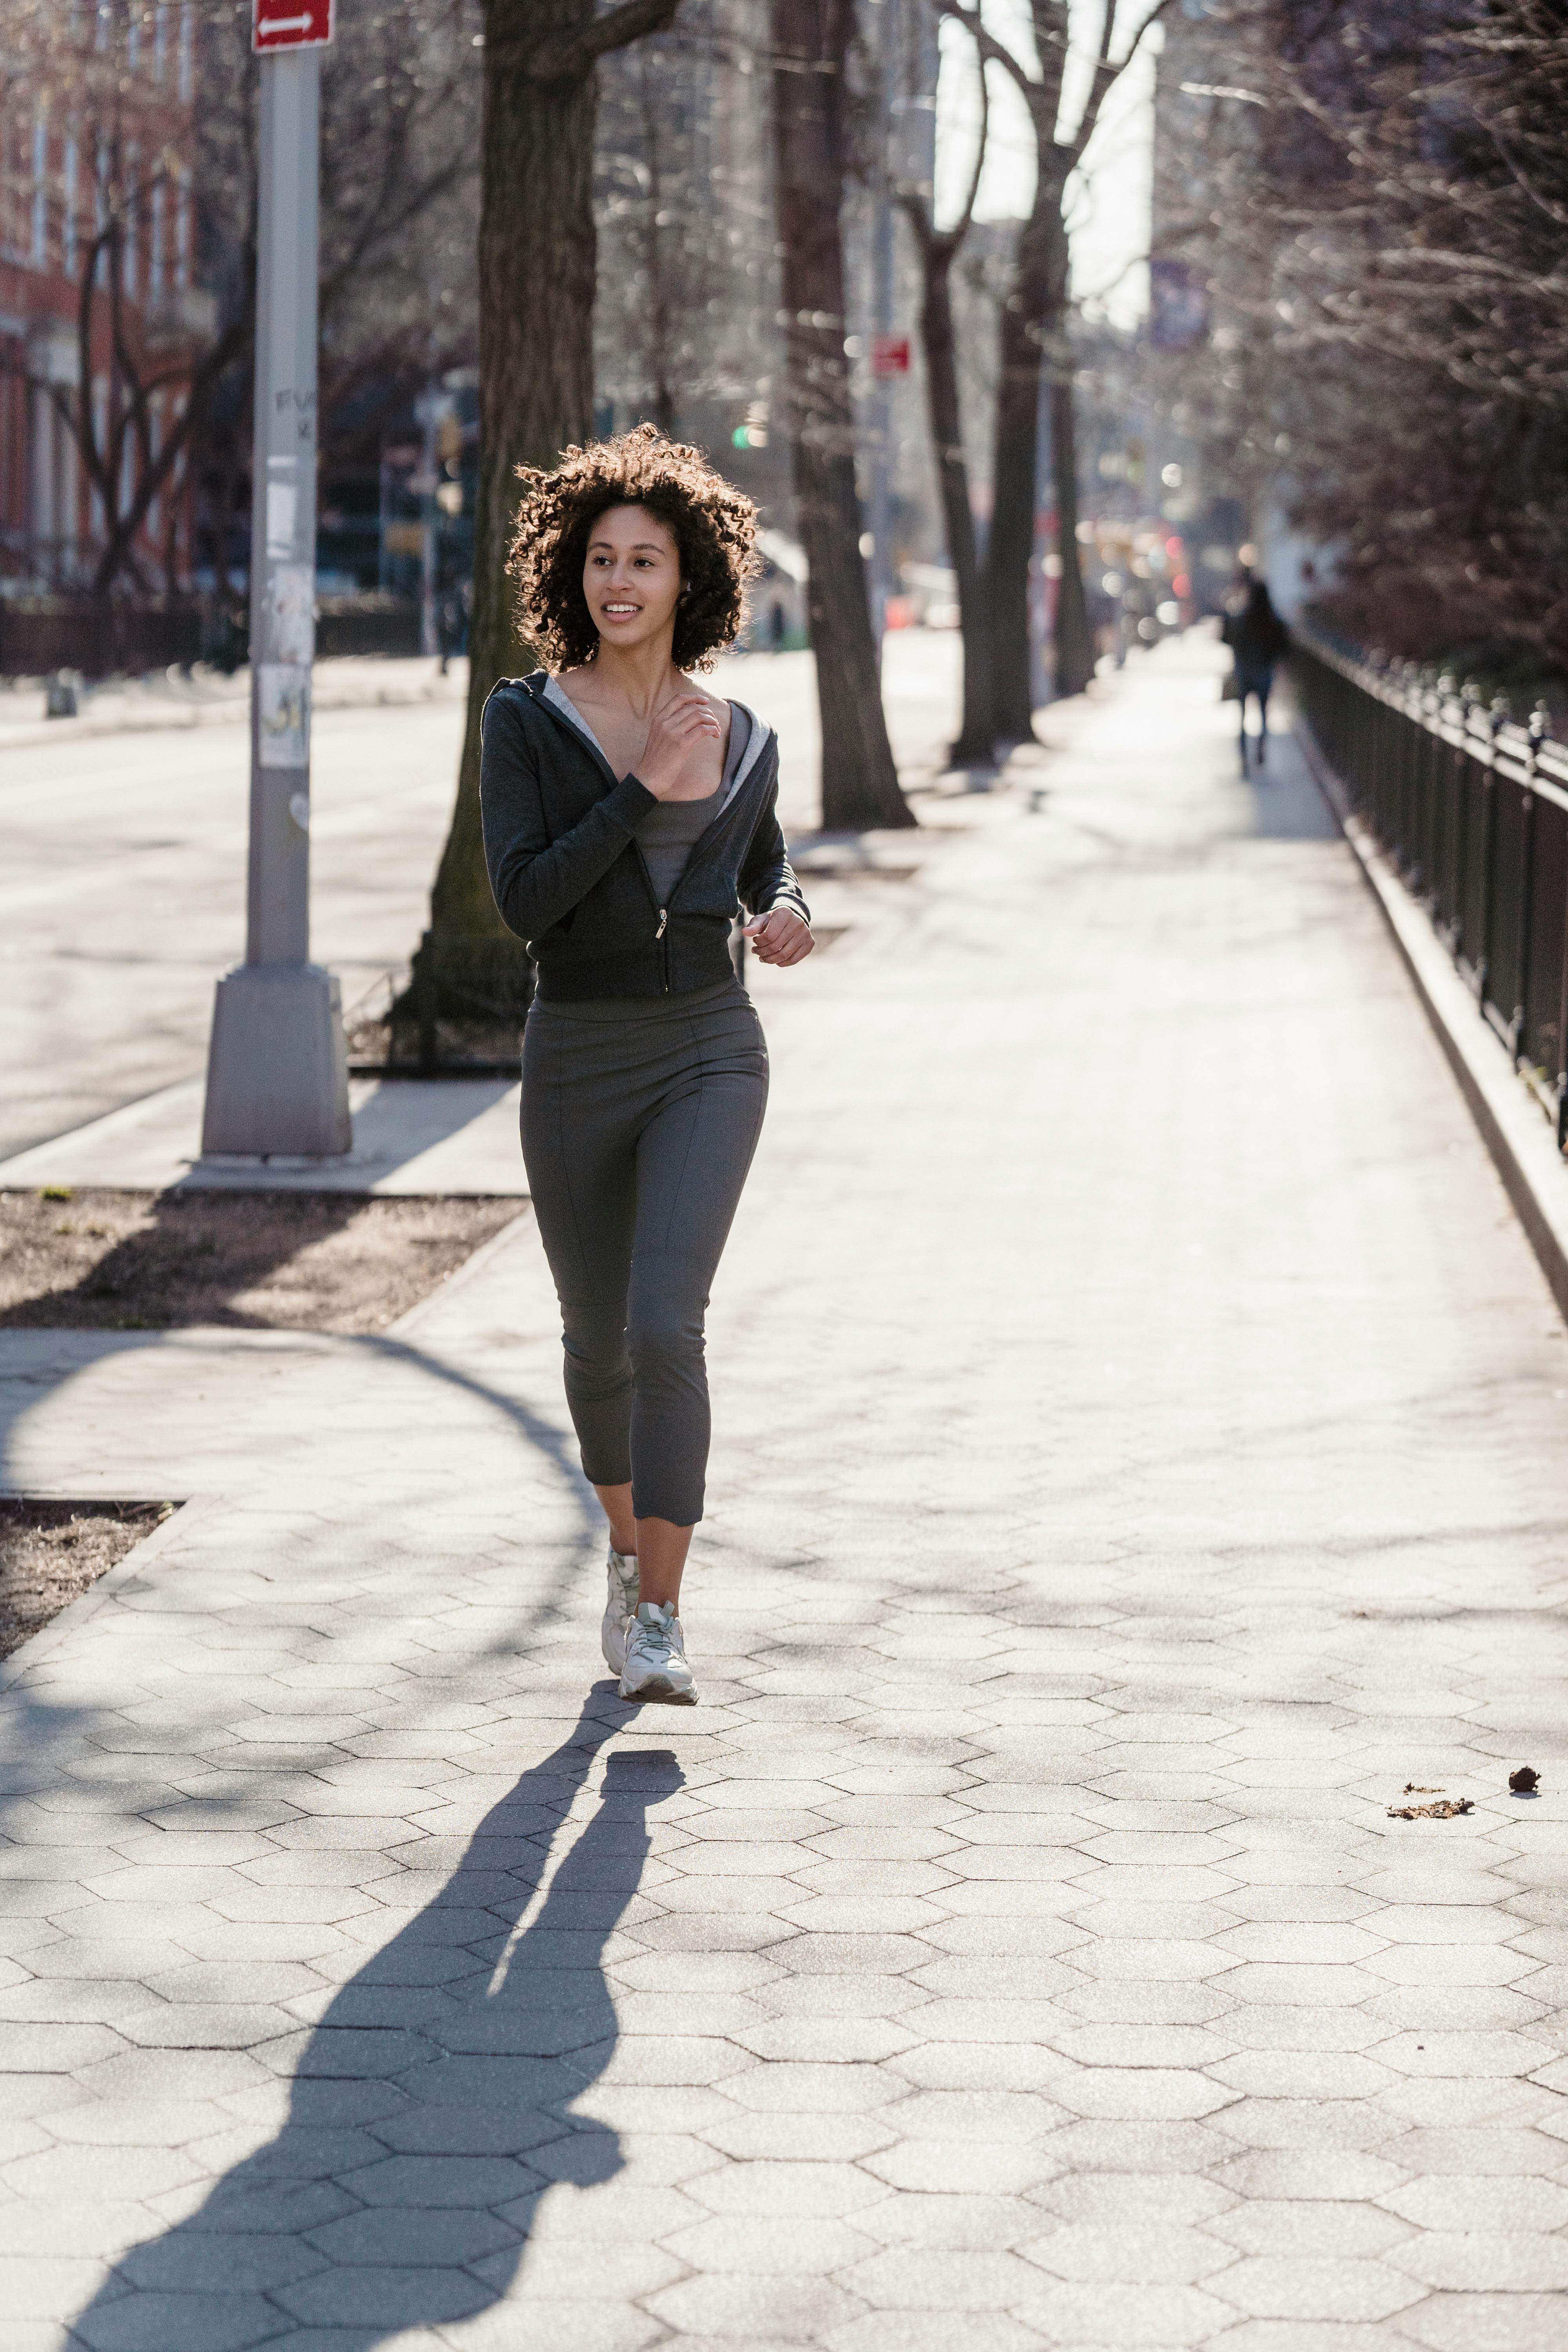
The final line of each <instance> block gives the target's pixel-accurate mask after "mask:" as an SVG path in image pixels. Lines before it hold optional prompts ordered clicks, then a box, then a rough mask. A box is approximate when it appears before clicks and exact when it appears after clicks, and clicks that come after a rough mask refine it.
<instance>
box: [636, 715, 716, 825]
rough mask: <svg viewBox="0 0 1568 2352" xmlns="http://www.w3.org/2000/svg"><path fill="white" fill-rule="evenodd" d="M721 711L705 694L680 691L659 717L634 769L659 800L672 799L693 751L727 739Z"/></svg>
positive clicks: (639, 780)
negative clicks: (724, 734) (671, 796)
mask: <svg viewBox="0 0 1568 2352" xmlns="http://www.w3.org/2000/svg"><path fill="white" fill-rule="evenodd" d="M723 731H724V730H723V729H722V727H721V724H720V719H719V714H718V712H717V711H716V710H715V709H714V708H713V705H712V704H711V703H710V701H709V699H708V698H707V696H706V695H705V694H677V695H673V696H671V698H670V699H669V700H668V702H667V703H666V704H665V705H664V707H663V709H661V710H659V711H658V713H657V715H656V716H655V719H654V722H653V725H652V726H651V727H650V728H649V729H648V730H647V742H646V743H645V744H644V746H643V755H642V758H641V759H640V760H639V761H638V762H637V768H636V770H635V771H634V772H635V774H636V776H637V782H638V783H639V784H645V785H646V786H647V790H648V791H649V792H650V793H652V794H653V796H654V798H655V800H656V801H663V800H668V798H669V795H670V793H672V792H674V790H675V788H676V786H677V785H678V784H679V782H681V780H682V778H683V777H684V776H685V775H686V774H687V772H688V771H689V768H690V765H691V759H692V754H693V753H694V752H695V751H701V750H706V748H707V747H708V746H709V745H710V743H715V742H721V740H723Z"/></svg>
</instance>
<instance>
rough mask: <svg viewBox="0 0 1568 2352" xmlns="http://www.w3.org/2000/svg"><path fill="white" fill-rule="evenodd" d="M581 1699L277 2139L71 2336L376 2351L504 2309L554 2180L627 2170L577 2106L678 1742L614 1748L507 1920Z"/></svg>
mask: <svg viewBox="0 0 1568 2352" xmlns="http://www.w3.org/2000/svg"><path fill="white" fill-rule="evenodd" d="M610 1737H611V1727H610V1726H609V1725H607V1724H605V1722H603V1721H601V1720H600V1719H599V1718H598V1717H596V1715H595V1701H592V1700H591V1701H590V1702H589V1704H588V1706H586V1707H585V1708H584V1713H583V1716H582V1717H581V1718H580V1720H579V1722H578V1724H577V1727H576V1728H575V1730H574V1732H573V1734H572V1736H571V1738H569V1739H567V1740H566V1741H565V1742H564V1743H563V1746H561V1747H560V1748H557V1749H556V1750H555V1752H554V1754H553V1755H552V1756H550V1757H548V1758H547V1759H545V1760H544V1762H543V1763H542V1764H539V1765H537V1766H536V1767H535V1768H534V1769H532V1770H531V1771H529V1772H525V1773H524V1774H523V1776H522V1779H521V1780H520V1781H519V1782H518V1785H517V1787H516V1788H515V1789H514V1790H511V1791H510V1794H509V1795H507V1796H506V1797H503V1798H502V1800H501V1801H500V1803H499V1804H498V1805H496V1806H495V1807H494V1809H493V1810H492V1811H490V1812H489V1814H488V1815H487V1816H486V1818H485V1820H484V1821H483V1822H482V1823H481V1824H480V1826H479V1831H478V1832H477V1834H476V1835H475V1837H474V1839H473V1842H472V1843H471V1844H470V1845H469V1847H468V1852H467V1853H466V1854H465V1855H464V1857H463V1860H462V1862H461V1863H460V1864H459V1865H458V1869H457V1870H456V1871H455V1873H454V1874H453V1875H452V1877H451V1878H450V1880H449V1881H448V1882H447V1885H444V1886H443V1888H442V1890H441V1892H440V1894H439V1895H437V1897H436V1899H435V1901H434V1902H433V1903H431V1904H430V1905H429V1906H427V1907H426V1909H425V1910H424V1911H422V1912H421V1913H420V1914H419V1916H417V1918H416V1919H413V1920H411V1921H410V1922H409V1924H408V1925H407V1926H406V1927H405V1928H404V1929H403V1931H402V1933H401V1934H400V1935H398V1936H397V1937H395V1938H394V1940H393V1941H392V1942H391V1943H390V1944H388V1945H387V1946H386V1947H385V1948H384V1950H382V1951H379V1952H377V1953H376V1954H375V1956H374V1958H372V1959H371V1960H369V1961H367V1963H366V1965H365V1966H364V1967H363V1969H361V1970H360V1972H359V1974H358V1975H357V1976H356V1977H354V1978H353V1981H352V1982H351V1983H349V1984H346V1985H345V1986H344V1987H343V1988H342V1991H341V1992H339V1993H338V1995H337V1996H336V1998H335V1999H334V2000H333V2001H332V2003H331V2007H330V2008H329V2009H328V2011H326V2014H325V2015H324V2016H323V2018H322V2019H321V2023H320V2025H319V2026H317V2027H316V2029H315V2030H314V2032H312V2033H311V2034H310V2038H309V2041H308V2042H307V2043H306V2046H305V2048H304V2050H303V2052H302V2053H301V2054H300V2060H299V2063H298V2065H297V2067H296V2069H295V2072H294V2077H293V2090H292V2095H291V2098H290V2103H289V2117H288V2120H287V2122H286V2123H285V2124H284V2125H283V2126H282V2128H281V2130H280V2131H279V2134H278V2136H277V2137H276V2138H275V2139H273V2140H272V2141H271V2142H269V2144H268V2146H267V2147H263V2148H259V2149H258V2151H257V2152H256V2154H255V2155H254V2156H249V2157H247V2158H245V2159H244V2161H243V2162H242V2163H240V2164H237V2166H236V2167H235V2168H234V2170H233V2171H232V2172H230V2173H228V2174H227V2175H226V2177H225V2178H224V2179H222V2180H220V2181H218V2182H217V2183H216V2186H215V2187H214V2189H213V2190H212V2192H211V2194H210V2195H209V2196H208V2197H207V2199H206V2200H205V2203H204V2204H203V2205H202V2207H201V2209H200V2210H199V2211H197V2212H195V2213H194V2214H192V2215H191V2217H190V2219H189V2220H188V2221H181V2222H178V2223H177V2224H175V2225H174V2227H172V2228H171V2229H169V2230H168V2231H165V2232H164V2233H163V2235H162V2236H160V2237H156V2238H149V2239H147V2240H145V2241H144V2242H142V2244H141V2245H139V2246H136V2247H134V2248H133V2249H132V2252H129V2253H128V2254H126V2255H125V2256H124V2258H123V2259H122V2260H121V2262H119V2263H117V2264H116V2265H115V2268H114V2270H113V2272H112V2273H111V2274H110V2277H109V2278H108V2279H107V2280H106V2281H105V2283H104V2284H103V2286H102V2287H101V2288H100V2291H99V2293H98V2294H96V2295H95V2296H94V2298H93V2300H92V2302H91V2304H90V2305H89V2306H88V2308H87V2309H86V2310H85V2311H84V2312H83V2313H82V2315H81V2316H80V2317H79V2319H78V2320H77V2321H76V2322H75V2323H74V2335H73V2338H72V2340H73V2341H80V2342H82V2343H85V2344H87V2345H89V2346H90V2347H93V2352H131V2347H139V2352H144V2347H148V2346H151V2345H156V2346H158V2347H160V2352H243V2347H247V2346H249V2345H258V2344H262V2343H264V2342H268V2341H275V2340H278V2339H279V2338H281V2339H283V2340H285V2341H286V2340H287V2338H288V2337H289V2336H290V2335H291V2334H293V2333H294V2332H295V2331H296V2330H300V2331H310V2340H311V2342H312V2344H318V2343H319V2344H327V2343H330V2344H331V2346H332V2347H333V2352H371V2347H374V2346H376V2345H379V2344H383V2343H384V2342H385V2341H386V2340H387V2338H388V2337H390V2336H396V2335H397V2334H398V2333H399V2332H400V2331H402V2330H403V2329H405V2328H409V2327H416V2326H421V2325H426V2326H428V2325H430V2324H432V2323H434V2322H437V2321H441V2320H457V2319H464V2318H468V2317H470V2316H472V2315H474V2314H475V2313H477V2312H480V2311H483V2310H486V2309H487V2308H488V2307H489V2305H491V2304H493V2303H495V2302H497V2301H499V2300H500V2297H501V2296H503V2295H504V2294H506V2292H507V2290H508V2288H509V2287H510V2284H511V2283H512V2281H513V2279H514V2278H515V2276H516V2273H517V2270H518V2266H519V2264H520V2263H521V2259H522V2255H523V2252H524V2249H525V2247H526V2246H527V2243H528V2235H529V2230H530V2227H531V2222H532V2219H533V2215H534V2211H535V2209H536V2207H537V2205H538V2203H539V2200H540V2199H541V2198H542V2196H543V2195H544V2194H545V2193H546V2191H547V2190H548V2189H550V2187H551V2186H552V2184H554V2183H556V2182H559V2181H573V2182H575V2183H577V2184H578V2185H579V2186H581V2187H587V2186H589V2185H591V2184H593V2183H594V2182H596V2181H602V2180H607V2179H610V2177H611V2176H612V2175H613V2174H614V2173H616V2172H617V2171H618V2170H619V2169H620V2165H621V2154H620V2146H619V2142H618V2140H617V2138H616V2134H615V2132H614V2131H613V2130H611V2129H609V2128H608V2127H607V2126H605V2125H602V2124H598V2123H595V2122H594V2121H592V2120H591V2119H589V2118H585V2117H583V2116H575V2115H574V2114H573V2113H572V2112H571V2108H572V2103H573V2101H574V2099H576V2098H577V2097H578V2096H579V2095H581V2093H582V2092H583V2091H584V2089H585V2088H586V2087H587V2085H588V2084H590V2083H592V2082H593V2081H594V2080H595V2077H596V2076H597V2075H598V2074H600V2073H601V2072H602V2071H603V2069H604V2067H605V2063H606V2062H607V2061H608V2059H609V2056H610V2053H611V2052H612V2051H613V2049H614V2048H615V2042H616V2013H615V2008H614V2005H613V2003H612V2001H611V1999H610V1993H609V1988H608V1986H607V1985H606V1984H605V1976H604V1969H603V1953H604V1946H605V1938H606V1937H608V1936H609V1935H610V1934H611V1932H612V1931H613V1930H614V1928H615V1927H616V1922H617V1921H618V1920H619V1918H620V1917H621V1915H622V1913H623V1912H624V1911H625V1909H626V1906H627V1904H628V1903H629V1902H630V1900H631V1898H632V1896H633V1895H635V1894H636V1892H637V1886H638V1884H639V1882H640V1879H641V1876H642V1870H643V1864H644V1862H645V1860H646V1858H647V1851H648V1844H649V1836H648V1827H647V1808H648V1806H649V1805H650V1804H656V1803H658V1801H660V1799H662V1798H665V1797H668V1796H670V1795H673V1793H674V1792H675V1791H676V1790H678V1789H679V1787H680V1786H681V1785H682V1776H681V1772H680V1769H679V1765H678V1764H677V1762H676V1759H675V1758H674V1757H673V1756H672V1755H670V1754H668V1752H664V1751H657V1750H656V1751H645V1752H643V1753H641V1754H628V1753H626V1752H624V1751H622V1752H617V1753H616V1754H613V1755H611V1757H610V1758H609V1759H608V1762H607V1766H606V1769H605V1780H604V1785H603V1789H602V1792H601V1795H600V1799H599V1803H598V1808H597V1810H596V1811H595V1813H594V1815H593V1817H592V1819H591V1820H590V1821H589V1822H588V1824H587V1826H586V1827H585V1828H584V1830H583V1831H582V1832H581V1834H580V1835H579V1836H578V1838H577V1839H576V1842H575V1843H574V1845H573V1846H572V1847H571V1848H570V1850H569V1851H568V1852H567V1853H566V1854H565V1855H564V1856H563V1860H562V1862H561V1864H559V1866H558V1868H557V1869H556V1871H555V1874H554V1876H553V1878H552V1881H551V1885H550V1891H549V1894H548V1895H546V1897H545V1899H544V1902H543V1903H542V1906H540V1908H539V1909H538V1911H537V1912H536V1913H535V1914H534V1915H533V1916H532V1917H531V1918H530V1919H529V1920H528V1921H527V1924H526V1925H523V1924H522V1923H523V1921H524V1916H525V1914H527V1912H528V1910H529V1906H530V1904H531V1901H532V1898H533V1896H534V1895H535V1894H536V1893H537V1891H538V1889H539V1886H540V1885H541V1883H542V1879H543V1875H544V1870H545V1864H546V1863H547V1861H548V1859H549V1855H550V1852H551V1847H552V1843H553V1841H554V1839H555V1837H556V1834H557V1832H559V1830H560V1828H561V1824H562V1822H563V1819H564V1817H565V1815H566V1812H567V1811H568V1809H569V1807H570V1806H571V1803H572V1801H573V1799H574V1796H575V1795H576V1794H577V1792H578V1790H580V1789H581V1788H582V1787H583V1786H584V1782H585V1781H586V1780H587V1777H588V1774H589V1771H590V1769H592V1766H593V1763H594V1759H595V1756H596V1755H597V1753H598V1751H599V1749H600V1748H602V1747H603V1746H604V1745H605V1741H606V1740H607V1739H608V1738H610ZM317 2331H321V2332H320V2333H317ZM329 2331H330V2332H329Z"/></svg>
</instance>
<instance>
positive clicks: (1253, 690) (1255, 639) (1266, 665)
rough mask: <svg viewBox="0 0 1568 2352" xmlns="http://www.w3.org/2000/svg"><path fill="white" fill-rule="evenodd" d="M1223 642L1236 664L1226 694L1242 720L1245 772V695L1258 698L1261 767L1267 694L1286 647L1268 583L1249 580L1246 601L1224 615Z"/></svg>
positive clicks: (1265, 745)
mask: <svg viewBox="0 0 1568 2352" xmlns="http://www.w3.org/2000/svg"><path fill="white" fill-rule="evenodd" d="M1220 635H1221V638H1222V639H1223V641H1224V643H1225V644H1226V645H1227V646H1229V647H1230V651H1231V658H1232V661H1233V663H1234V665H1235V667H1234V668H1233V670H1232V673H1231V676H1230V677H1229V678H1228V679H1227V680H1226V692H1227V695H1228V696H1230V697H1233V698H1234V699H1235V701H1236V702H1237V706H1238V710H1237V716H1238V717H1239V719H1240V720H1241V772H1242V774H1243V775H1244V776H1245V775H1246V773H1247V697H1248V695H1256V696H1257V698H1258V766H1259V767H1260V768H1261V767H1262V765H1263V762H1264V758H1265V756H1266V752H1267V749H1268V696H1269V692H1270V690H1271V688H1272V687H1273V684H1274V671H1275V667H1276V665H1277V664H1278V663H1279V662H1280V661H1282V660H1283V659H1284V657H1285V655H1286V654H1287V653H1288V652H1289V646H1290V632H1289V629H1288V628H1287V627H1286V626H1285V624H1284V622H1283V621H1282V620H1281V619H1280V618H1279V614H1278V613H1277V612H1276V611H1275V609H1274V599H1273V598H1272V597H1271V596H1270V594H1269V593H1268V583H1267V582H1266V581H1263V580H1254V581H1252V582H1251V583H1249V585H1248V587H1247V602H1246V604H1244V605H1243V606H1242V608H1241V610H1240V611H1239V612H1238V613H1231V614H1227V615H1226V623H1225V626H1224V628H1223V629H1222V630H1221V631H1220Z"/></svg>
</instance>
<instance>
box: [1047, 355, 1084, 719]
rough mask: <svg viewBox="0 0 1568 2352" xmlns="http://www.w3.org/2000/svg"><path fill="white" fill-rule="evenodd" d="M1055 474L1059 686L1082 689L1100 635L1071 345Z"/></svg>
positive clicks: (1061, 375) (1055, 435) (1057, 386)
mask: <svg viewBox="0 0 1568 2352" xmlns="http://www.w3.org/2000/svg"><path fill="white" fill-rule="evenodd" d="M1050 397H1051V475H1052V480H1053V485H1054V488H1055V490H1056V499H1057V549H1058V553H1059V555H1060V557H1061V566H1062V576H1061V578H1060V579H1059V580H1058V583H1057V617H1056V628H1055V632H1054V635H1055V640H1056V656H1057V663H1056V690H1057V692H1058V695H1062V694H1081V693H1082V692H1083V690H1084V688H1085V687H1086V686H1087V685H1088V684H1089V680H1090V678H1092V677H1093V676H1094V635H1093V632H1092V631H1091V630H1090V628H1089V599H1088V597H1087V596H1086V595H1085V594H1084V588H1083V565H1082V561H1081V559H1080V557H1079V546H1078V404H1077V401H1076V398H1075V396H1074V391H1073V379H1072V353H1071V351H1070V349H1068V350H1067V351H1066V353H1065V357H1064V360H1063V362H1062V364H1061V366H1060V368H1059V369H1058V372H1057V373H1056V374H1054V375H1053V377H1052V379H1051V387H1050Z"/></svg>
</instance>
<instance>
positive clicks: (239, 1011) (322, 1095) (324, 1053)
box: [202, 963, 353, 1160]
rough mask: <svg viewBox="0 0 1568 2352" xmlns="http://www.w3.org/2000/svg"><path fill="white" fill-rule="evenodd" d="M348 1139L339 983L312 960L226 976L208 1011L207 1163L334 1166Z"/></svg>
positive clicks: (242, 968)
mask: <svg viewBox="0 0 1568 2352" xmlns="http://www.w3.org/2000/svg"><path fill="white" fill-rule="evenodd" d="M352 1144H353V1130H352V1129H351V1127H350V1124H349V1076H348V1048H347V1045H346V1044H345V1042H344V1038H343V1013H342V995H341V993H340V991H339V987H338V982H337V979H336V976H335V975H334V974H333V973H331V972H330V971H326V970H325V969H324V968H323V966H321V964H318V963H292V964H288V963H285V964H239V965H237V967H236V969H235V970H234V971H231V972H227V973H226V974H225V976H224V978H223V979H222V980H220V981H219V982H218V984H217V1002H216V1005H215V1007H214V1009H213V1034H212V1046H211V1049H210V1051H209V1053H208V1055H207V1094H206V1108H205V1113H204V1115H203V1119H202V1153H203V1157H204V1158H205V1156H206V1155H207V1154H208V1153H209V1152H215V1151H217V1152H243V1153H245V1154H247V1156H249V1157H262V1158H268V1159H269V1158H272V1157H274V1156H276V1155H289V1156H290V1157H294V1158H300V1159H311V1160H331V1159H334V1158H336V1157H338V1156H339V1155H340V1154H342V1153H343V1152H346V1151H347V1150H350V1148H351V1146H352Z"/></svg>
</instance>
